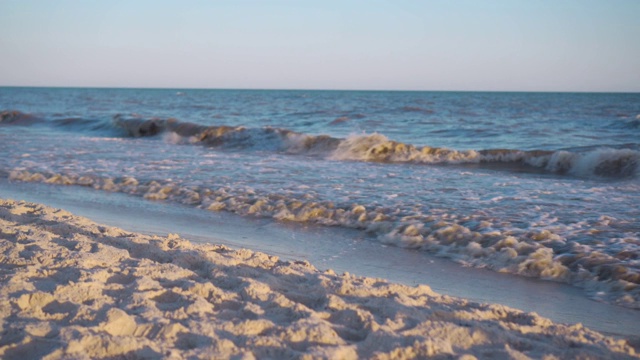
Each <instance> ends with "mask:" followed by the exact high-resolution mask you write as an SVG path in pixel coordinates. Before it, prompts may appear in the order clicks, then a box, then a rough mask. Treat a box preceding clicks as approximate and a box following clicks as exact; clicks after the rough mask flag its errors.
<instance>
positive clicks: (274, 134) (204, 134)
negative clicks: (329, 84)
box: [0, 111, 640, 178]
mask: <svg viewBox="0 0 640 360" xmlns="http://www.w3.org/2000/svg"><path fill="white" fill-rule="evenodd" d="M41 122H42V121H41V120H40V118H38V117H35V116H33V115H29V114H24V113H21V112H17V111H5V112H2V113H1V114H0V123H10V124H20V125H31V124H35V123H41ZM50 123H52V124H54V126H60V127H64V128H72V129H80V130H83V131H84V130H89V131H101V132H108V133H109V134H110V135H113V134H114V133H116V134H117V135H119V136H129V137H150V136H158V135H163V136H164V137H165V139H166V140H167V141H169V142H173V143H176V144H200V145H204V146H209V147H217V148H225V149H231V150H234V149H235V150H242V149H252V150H260V151H276V152H284V153H288V154H297V155H309V156H321V157H324V158H326V159H329V160H334V161H363V162H376V163H394V164H422V165H456V166H473V167H479V168H486V169H498V170H505V171H519V172H533V173H550V174H559V175H570V176H575V177H602V178H633V177H639V175H640V145H638V144H627V145H624V146H622V147H612V146H602V147H589V148H573V149H564V150H555V151H554V150H518V149H484V150H455V149H448V148H443V147H431V146H415V145H411V144H405V143H402V142H398V141H393V140H390V139H388V138H387V137H386V136H385V135H383V134H378V133H374V134H359V135H351V136H349V137H347V138H336V137H332V136H329V135H310V134H304V133H299V132H296V131H292V130H289V129H282V128H275V127H263V128H248V127H245V126H226V125H220V126H205V125H199V124H195V123H190V122H183V121H179V120H176V119H172V118H169V119H161V118H145V117H141V116H137V115H133V116H124V115H120V114H119V115H116V116H114V117H113V118H112V119H110V121H108V120H105V119H82V118H65V119H57V120H53V121H51V122H50Z"/></svg>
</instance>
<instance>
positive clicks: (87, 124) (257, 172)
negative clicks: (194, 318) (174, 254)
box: [0, 88, 640, 308]
mask: <svg viewBox="0 0 640 360" xmlns="http://www.w3.org/2000/svg"><path fill="white" fill-rule="evenodd" d="M0 109H5V110H12V111H7V112H3V113H2V118H1V121H0V140H1V142H0V151H1V152H2V154H3V156H2V158H0V176H1V177H2V178H4V179H9V180H10V181H12V182H20V181H21V182H40V183H48V184H50V185H51V186H62V185H65V186H84V187H86V188H89V189H94V190H95V191H105V192H118V193H125V194H129V195H132V196H133V197H132V198H134V199H136V201H139V202H140V203H141V204H147V205H148V204H150V201H162V202H166V203H170V204H180V205H186V206H189V207H192V208H193V209H197V210H198V211H201V212H203V213H206V214H208V212H209V211H222V212H229V213H235V214H238V215H241V216H245V217H248V218H251V219H261V221H266V223H272V222H285V223H287V222H293V223H301V224H316V225H326V226H331V227H337V228H341V229H350V230H354V231H355V230H357V233H358V234H359V235H358V237H359V238H361V239H363V240H362V241H363V242H371V243H376V244H379V243H382V244H384V245H388V246H393V247H404V248H410V249H415V250H416V251H421V252H424V253H429V254H433V255H436V256H439V257H442V258H448V259H452V260H454V261H456V262H458V263H461V264H464V265H467V266H472V267H477V268H486V269H491V270H493V271H498V272H507V273H512V274H517V275H521V276H525V277H534V278H541V279H546V280H552V281H557V282H562V283H568V284H572V285H574V286H576V287H578V288H581V289H583V290H582V291H583V294H584V296H585V297H589V298H592V299H597V300H599V301H608V302H610V303H614V304H618V305H621V306H625V307H630V308H640V225H639V223H638V219H640V207H639V206H638V205H637V204H640V176H639V171H640V170H639V168H640V167H639V160H640V152H639V151H638V149H640V143H638V132H640V95H639V94H541V93H532V94H527V93H439V92H343V91H335V92H334V91H312V92H309V91H231V90H194V91H191V90H180V91H176V90H135V89H127V90H118V89H33V88H26V89H24V88H0ZM13 110H15V111H13ZM147 205H141V206H143V207H144V206H147ZM148 206H151V205H148ZM296 233H297V234H298V235H297V236H298V237H303V238H304V237H306V236H308V234H305V233H304V232H299V233H298V232H296ZM289 241H291V242H292V243H293V240H291V239H290V240H289ZM350 244H351V242H349V243H348V244H345V243H343V242H340V241H335V243H333V246H334V247H335V249H336V250H335V252H336V253H340V252H342V251H346V250H347V249H349V246H350ZM405 254H413V252H405ZM352 256H353V257H358V256H360V255H358V254H357V253H352ZM405 256H406V257H410V256H413V255H405Z"/></svg>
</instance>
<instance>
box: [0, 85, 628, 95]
mask: <svg viewBox="0 0 640 360" xmlns="http://www.w3.org/2000/svg"><path fill="white" fill-rule="evenodd" d="M0 88H31V89H48V88H53V89H104V90H196V91H206V90H210V91H211V90H213V91H346V92H452V93H453V92H457V93H465V92H466V93H474V92H475V93H549V94H554V93H556V94H640V90H638V91H625V90H434V89H430V90H426V89H357V88H349V89H329V88H260V87H256V88H251V87H246V88H242V87H219V88H217V87H164V86H161V87H151V86H74V85H72V86H63V85H1V84H0Z"/></svg>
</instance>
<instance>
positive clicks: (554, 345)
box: [0, 200, 638, 359]
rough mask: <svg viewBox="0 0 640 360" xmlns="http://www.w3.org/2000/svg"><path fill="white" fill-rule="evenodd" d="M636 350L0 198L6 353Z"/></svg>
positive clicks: (425, 292)
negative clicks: (108, 225)
mask: <svg viewBox="0 0 640 360" xmlns="http://www.w3.org/2000/svg"><path fill="white" fill-rule="evenodd" d="M547 355H548V358H563V359H565V358H638V356H637V355H636V353H635V349H634V348H633V347H632V346H631V345H630V344H629V342H628V341H627V340H625V339H615V338H612V337H607V336H605V335H602V334H600V333H597V332H594V331H591V330H589V329H585V328H583V327H582V326H581V325H579V324H578V325H574V326H567V325H561V324H554V323H552V322H551V321H550V320H548V319H545V318H542V317H540V316H538V315H536V314H534V313H523V312H521V311H518V310H514V309H510V308H507V307H504V306H500V305H493V304H478V303H473V302H468V301H466V300H464V299H458V298H452V297H448V296H442V295H438V294H436V293H434V292H433V291H431V289H430V288H429V287H427V286H418V287H408V286H404V285H397V284H393V283H389V282H386V281H383V280H380V279H372V278H362V277H355V276H352V275H349V274H344V275H337V274H335V273H334V272H332V271H330V270H329V271H325V272H320V271H318V270H317V269H315V268H314V267H313V266H311V265H310V264H309V263H307V262H304V261H297V262H285V261H280V260H278V258H277V257H274V256H269V255H266V254H263V253H257V252H253V251H249V250H245V249H242V250H233V249H230V248H228V247H225V246H220V245H195V244H191V243H190V242H188V241H186V240H183V239H180V238H179V237H178V236H177V235H172V234H170V235H169V236H167V237H157V236H147V235H142V234H135V233H130V232H126V231H124V230H121V229H117V228H113V227H107V226H102V225H99V224H96V223H94V222H92V221H89V220H87V219H85V218H81V217H78V216H74V215H72V214H70V213H68V212H66V211H63V210H59V209H53V208H49V207H46V206H43V205H38V204H32V203H25V202H16V201H11V200H0V358H3V359H12V358H16V359H27V358H45V359H57V358H71V359H76V358H77V359H86V358H92V359H94V358H112V357H125V358H161V357H163V358H175V359H177V358H189V357H195V358H237V359H253V358H259V359H265V358H266V359H285V358H287V359H296V358H305V359H315V358H326V359H354V358H375V359H386V358H394V359H404V358H424V357H429V356H440V357H445V358H448V357H454V358H456V357H458V358H464V359H472V358H474V357H478V358H515V359H523V358H527V357H532V358H543V357H545V356H547Z"/></svg>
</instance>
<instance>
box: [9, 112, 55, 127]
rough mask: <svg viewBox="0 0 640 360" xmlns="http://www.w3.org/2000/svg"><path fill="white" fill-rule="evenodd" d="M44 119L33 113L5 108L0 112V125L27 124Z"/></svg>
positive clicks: (40, 121)
mask: <svg viewBox="0 0 640 360" xmlns="http://www.w3.org/2000/svg"><path fill="white" fill-rule="evenodd" d="M42 122H44V119H42V118H40V117H37V116H35V115H31V114H26V113H23V112H20V111H16V110H6V111H2V112H0V125H22V126H29V125H33V124H36V123H42Z"/></svg>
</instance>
